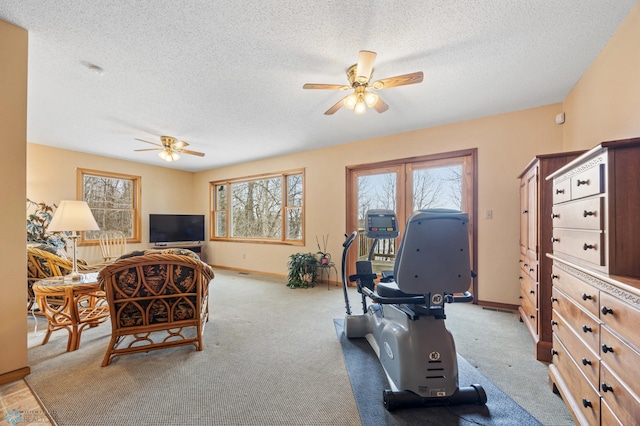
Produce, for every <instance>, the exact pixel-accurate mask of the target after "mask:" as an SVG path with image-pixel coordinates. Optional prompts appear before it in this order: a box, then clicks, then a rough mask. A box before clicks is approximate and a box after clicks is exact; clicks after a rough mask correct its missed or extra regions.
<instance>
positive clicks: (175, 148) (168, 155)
mask: <svg viewBox="0 0 640 426" xmlns="http://www.w3.org/2000/svg"><path fill="white" fill-rule="evenodd" d="M135 140H137V141H140V142H145V143H150V144H151V145H155V146H157V148H146V149H136V150H135V151H160V152H159V153H158V156H160V158H162V159H163V160H165V161H176V160H178V159H179V158H180V155H178V153H179V152H181V153H183V154H189V155H197V156H198V157H204V153H202V152H196V151H190V150H188V149H184V147H185V146H188V145H189V144H188V143H187V142H185V141H178V140H177V139H176V138H174V137H173V136H160V142H161V143H156V142H149V141H146V140H144V139H138V138H135Z"/></svg>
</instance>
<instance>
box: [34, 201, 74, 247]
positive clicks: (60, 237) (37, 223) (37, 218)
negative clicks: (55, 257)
mask: <svg viewBox="0 0 640 426" xmlns="http://www.w3.org/2000/svg"><path fill="white" fill-rule="evenodd" d="M56 208H58V206H56V205H55V204H54V205H53V206H50V205H48V204H46V203H45V202H42V201H41V202H39V203H36V202H35V201H31V200H30V199H28V198H27V212H29V210H30V209H33V211H32V212H31V213H29V214H28V215H27V243H41V244H46V245H49V246H52V247H55V248H56V250H58V249H62V248H64V249H66V248H67V244H66V241H65V239H64V236H65V235H64V233H63V232H47V228H48V227H49V223H50V222H51V219H52V218H53V212H54V209H56Z"/></svg>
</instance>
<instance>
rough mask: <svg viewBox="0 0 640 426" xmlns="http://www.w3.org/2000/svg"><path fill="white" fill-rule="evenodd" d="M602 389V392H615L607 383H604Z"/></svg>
mask: <svg viewBox="0 0 640 426" xmlns="http://www.w3.org/2000/svg"><path fill="white" fill-rule="evenodd" d="M601 388H602V392H613V388H612V387H611V386H609V385H608V384H606V383H605V382H602V386H601Z"/></svg>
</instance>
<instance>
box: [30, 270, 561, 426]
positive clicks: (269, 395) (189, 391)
mask: <svg viewBox="0 0 640 426" xmlns="http://www.w3.org/2000/svg"><path fill="white" fill-rule="evenodd" d="M216 274H217V276H216V278H215V279H214V280H213V282H212V284H211V300H210V310H211V319H210V321H209V323H208V325H207V328H206V329H205V349H204V351H202V352H196V351H195V350H193V349H192V348H190V347H183V348H175V349H169V350H162V351H155V352H150V353H148V354H139V355H130V356H125V357H120V358H116V360H115V361H114V362H113V363H112V364H111V365H110V366H108V367H104V368H101V367H100V363H101V361H102V357H103V356H104V351H105V349H106V345H107V343H108V341H109V336H110V324H109V323H105V324H102V325H100V326H99V327H97V328H95V329H90V330H86V331H85V333H83V336H82V341H81V345H80V349H79V350H78V351H76V352H71V353H67V352H65V349H66V339H67V334H66V333H65V332H63V331H59V332H56V333H54V334H53V336H52V338H51V340H50V341H49V343H48V344H47V345H45V346H41V345H40V342H41V341H42V337H43V334H42V331H43V328H44V327H45V325H46V324H45V323H44V322H43V320H42V319H40V320H39V321H38V323H37V324H38V327H39V329H38V334H39V335H36V334H35V333H33V327H34V325H35V321H34V320H33V319H30V320H29V325H30V327H31V332H30V334H29V346H30V349H29V362H30V366H31V370H32V373H31V374H30V375H29V376H27V381H28V383H29V384H30V385H31V387H32V388H33V389H34V390H35V391H36V392H37V394H38V396H39V397H40V398H41V399H42V401H43V403H44V405H45V407H46V408H47V409H48V410H49V411H50V412H51V414H52V417H53V419H54V420H55V421H56V422H58V424H59V425H61V426H65V425H103V424H118V425H129V424H136V425H157V424H176V425H207V424H209V425H360V424H361V422H360V417H359V414H358V410H357V407H356V404H355V399H354V396H353V393H352V390H351V384H350V381H349V376H348V374H347V371H346V368H345V364H344V360H343V355H342V351H341V347H340V342H339V339H338V338H337V337H336V331H335V327H334V322H333V320H334V319H341V318H344V314H345V312H344V299H343V294H342V290H341V288H339V287H333V286H332V287H331V290H329V291H328V290H327V287H326V286H324V285H321V286H317V287H315V288H310V289H295V290H293V289H289V288H288V287H286V286H285V282H286V281H285V280H284V279H278V278H271V277H265V276H261V275H243V274H238V273H237V272H231V271H222V270H221V271H216ZM351 294H352V296H351V307H352V310H353V311H354V313H359V312H360V302H359V301H360V298H359V295H358V294H357V293H356V292H355V290H353V289H352V291H351ZM447 317H448V318H447V327H448V328H449V329H450V330H451V331H452V333H453V335H454V338H455V340H456V346H457V350H458V352H459V353H460V354H461V355H462V356H463V357H464V358H465V359H467V360H468V361H469V363H470V364H471V365H473V366H474V367H475V368H477V369H478V371H479V372H480V373H482V374H483V375H484V376H485V377H487V378H488V379H489V380H491V381H492V382H493V383H494V384H495V385H496V386H497V387H498V388H500V389H502V390H503V391H504V392H505V393H506V394H507V395H509V396H510V397H511V398H513V399H514V400H515V401H516V402H517V403H518V404H520V405H521V406H522V407H523V408H524V409H526V410H527V411H528V412H529V413H531V414H532V415H533V416H534V417H536V418H537V419H538V420H539V421H540V422H541V423H543V424H544V425H570V424H573V422H572V420H571V416H570V415H569V414H568V411H567V409H566V407H565V406H564V404H563V402H562V400H561V399H560V398H559V397H558V396H557V395H554V394H553V393H552V392H551V391H550V389H549V386H548V382H547V369H546V365H545V364H543V363H540V362H538V361H536V360H535V359H534V357H533V343H532V341H531V339H530V337H529V336H528V335H527V332H526V329H525V327H524V326H523V325H522V324H521V323H519V322H518V320H517V316H516V315H515V314H512V313H504V312H496V311H489V310H486V309H482V308H481V307H479V306H475V305H470V304H458V305H448V306H447ZM380 400H381V398H380ZM380 404H382V402H381V401H380ZM365 426H366V425H365Z"/></svg>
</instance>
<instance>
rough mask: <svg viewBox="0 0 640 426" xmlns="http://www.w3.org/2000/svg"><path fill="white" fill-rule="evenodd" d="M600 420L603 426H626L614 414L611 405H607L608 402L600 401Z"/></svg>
mask: <svg viewBox="0 0 640 426" xmlns="http://www.w3.org/2000/svg"><path fill="white" fill-rule="evenodd" d="M600 419H601V422H602V423H601V424H602V425H605V426H624V425H623V424H622V422H621V421H620V419H618V418H617V417H616V415H615V414H613V411H611V408H609V405H607V401H605V400H603V399H600Z"/></svg>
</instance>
